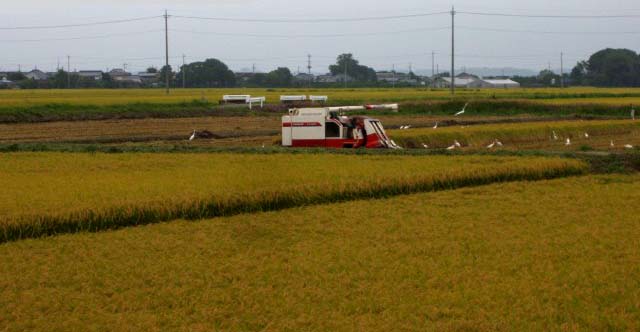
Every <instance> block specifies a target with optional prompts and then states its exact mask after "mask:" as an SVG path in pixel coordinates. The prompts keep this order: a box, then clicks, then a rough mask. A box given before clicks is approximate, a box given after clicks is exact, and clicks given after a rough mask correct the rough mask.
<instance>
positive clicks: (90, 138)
mask: <svg viewBox="0 0 640 332" xmlns="http://www.w3.org/2000/svg"><path fill="white" fill-rule="evenodd" d="M377 118H379V119H380V120H381V121H382V123H383V124H384V126H385V127H387V128H389V129H392V128H398V127H400V126H404V125H411V126H413V127H414V128H420V127H431V126H433V125H434V123H435V122H439V123H441V126H447V125H448V124H453V123H461V124H471V125H472V124H487V123H496V122H528V121H540V120H544V118H541V117H536V118H532V117H530V116H513V117H491V116H486V117H465V118H464V119H458V118H453V117H446V116H421V115H412V116H404V115H403V116H393V115H391V116H388V115H386V116H378V117H377ZM193 130H198V131H202V130H208V131H210V132H212V133H214V134H215V135H216V136H217V138H218V139H215V140H202V141H198V142H196V143H194V142H192V143H193V144H195V145H205V146H229V145H236V146H237V145H238V143H242V144H240V145H243V146H244V145H248V146H253V145H260V144H262V143H263V142H265V141H266V142H271V141H272V140H273V139H272V138H269V137H268V136H277V135H278V134H279V133H280V116H278V115H274V116H228V117H227V116H225V117H196V118H173V119H154V118H148V119H122V120H102V121H67V122H41V123H18V124H0V143H5V144H11V143H36V142H37V143H45V142H53V143H62V142H71V143H126V142H154V141H158V142H163V141H172V142H175V141H180V140H186V139H187V138H188V137H189V135H191V132H192V131H193ZM265 138H266V140H265ZM247 142H249V143H250V144H244V143H247ZM251 142H254V143H255V142H257V143H255V144H251Z"/></svg>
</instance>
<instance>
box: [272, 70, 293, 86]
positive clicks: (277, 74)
mask: <svg viewBox="0 0 640 332" xmlns="http://www.w3.org/2000/svg"><path fill="white" fill-rule="evenodd" d="M292 80H293V75H292V74H291V71H290V70H289V68H285V67H279V68H278V69H276V70H274V71H272V72H270V73H268V74H267V76H266V78H265V83H266V85H268V86H269V87H288V86H291V81H292Z"/></svg>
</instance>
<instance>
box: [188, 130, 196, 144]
mask: <svg viewBox="0 0 640 332" xmlns="http://www.w3.org/2000/svg"><path fill="white" fill-rule="evenodd" d="M194 138H196V131H195V129H194V130H193V134H191V137H189V140H190V141H193V139H194Z"/></svg>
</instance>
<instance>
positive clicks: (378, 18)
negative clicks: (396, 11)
mask: <svg viewBox="0 0 640 332" xmlns="http://www.w3.org/2000/svg"><path fill="white" fill-rule="evenodd" d="M444 14H449V12H432V13H418V14H407V15H390V16H370V17H348V18H308V19H296V18H280V19H262V18H230V17H203V16H179V15H175V16H172V17H174V18H181V19H189V20H206V21H223V22H254V23H325V22H362V21H383V20H396V19H403V18H415V17H426V16H436V15H444Z"/></svg>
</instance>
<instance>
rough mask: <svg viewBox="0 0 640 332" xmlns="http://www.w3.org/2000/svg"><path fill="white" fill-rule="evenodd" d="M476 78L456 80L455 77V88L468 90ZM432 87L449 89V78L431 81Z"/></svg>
mask: <svg viewBox="0 0 640 332" xmlns="http://www.w3.org/2000/svg"><path fill="white" fill-rule="evenodd" d="M477 80H478V79H476V78H458V77H456V80H455V85H456V88H469V87H470V85H471V84H473V82H475V81H477ZM432 85H433V87H435V88H450V87H451V77H438V78H436V79H435V80H434V81H433V84H432Z"/></svg>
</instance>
